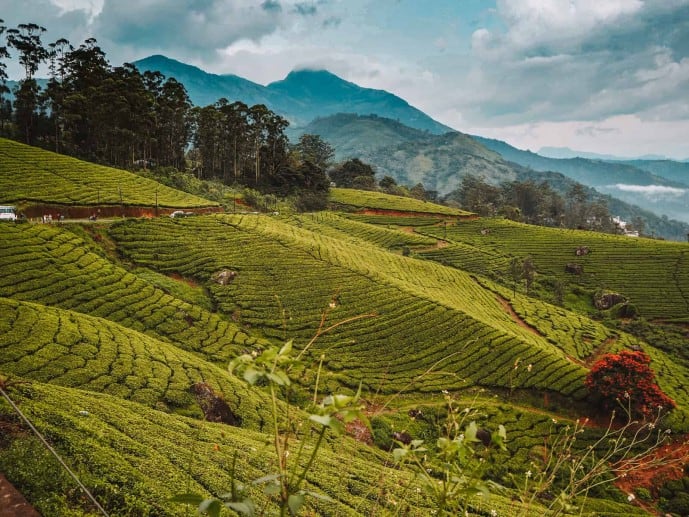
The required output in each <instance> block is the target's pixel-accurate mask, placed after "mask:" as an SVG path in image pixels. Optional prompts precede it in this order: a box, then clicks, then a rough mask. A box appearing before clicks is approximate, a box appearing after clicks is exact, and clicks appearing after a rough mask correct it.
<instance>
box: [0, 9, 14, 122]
mask: <svg viewBox="0 0 689 517" xmlns="http://www.w3.org/2000/svg"><path fill="white" fill-rule="evenodd" d="M6 29H7V27H6V26H5V25H4V20H2V19H0V36H2V35H3V34H4V32H5V30H6ZM9 57H10V53H9V52H8V51H7V47H6V46H0V135H4V134H5V120H8V119H9V118H10V116H11V109H12V108H11V106H10V107H9V111H10V113H8V109H7V108H8V104H9V100H5V95H7V94H8V93H9V92H10V89H9V88H8V87H7V64H6V63H5V62H4V61H3V60H4V59H9Z"/></svg>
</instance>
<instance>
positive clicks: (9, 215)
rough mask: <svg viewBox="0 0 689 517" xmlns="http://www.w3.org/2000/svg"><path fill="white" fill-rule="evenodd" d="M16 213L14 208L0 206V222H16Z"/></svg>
mask: <svg viewBox="0 0 689 517" xmlns="http://www.w3.org/2000/svg"><path fill="white" fill-rule="evenodd" d="M16 220H17V212H16V210H15V207H13V206H10V205H0V221H16Z"/></svg>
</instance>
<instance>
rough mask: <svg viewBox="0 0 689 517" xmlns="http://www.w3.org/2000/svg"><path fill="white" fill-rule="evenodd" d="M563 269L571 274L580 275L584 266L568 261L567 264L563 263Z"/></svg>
mask: <svg viewBox="0 0 689 517" xmlns="http://www.w3.org/2000/svg"><path fill="white" fill-rule="evenodd" d="M565 271H566V272H567V273H571V274H573V275H581V274H582V273H583V272H584V266H582V265H581V264H574V263H571V262H570V263H569V264H567V265H565Z"/></svg>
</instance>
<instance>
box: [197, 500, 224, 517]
mask: <svg viewBox="0 0 689 517" xmlns="http://www.w3.org/2000/svg"><path fill="white" fill-rule="evenodd" d="M220 510H222V504H221V503H220V501H218V500H217V499H205V500H204V501H202V502H201V504H200V505H199V510H198V511H199V513H207V514H208V515H210V516H211V517H220Z"/></svg>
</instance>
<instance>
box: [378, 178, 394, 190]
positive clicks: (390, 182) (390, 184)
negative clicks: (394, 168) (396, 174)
mask: <svg viewBox="0 0 689 517" xmlns="http://www.w3.org/2000/svg"><path fill="white" fill-rule="evenodd" d="M378 186H379V187H380V188H381V189H383V190H384V191H385V192H388V193H392V192H394V191H395V187H397V182H396V181H395V178H393V177H392V176H383V179H381V180H380V181H379V182H378Z"/></svg>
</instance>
